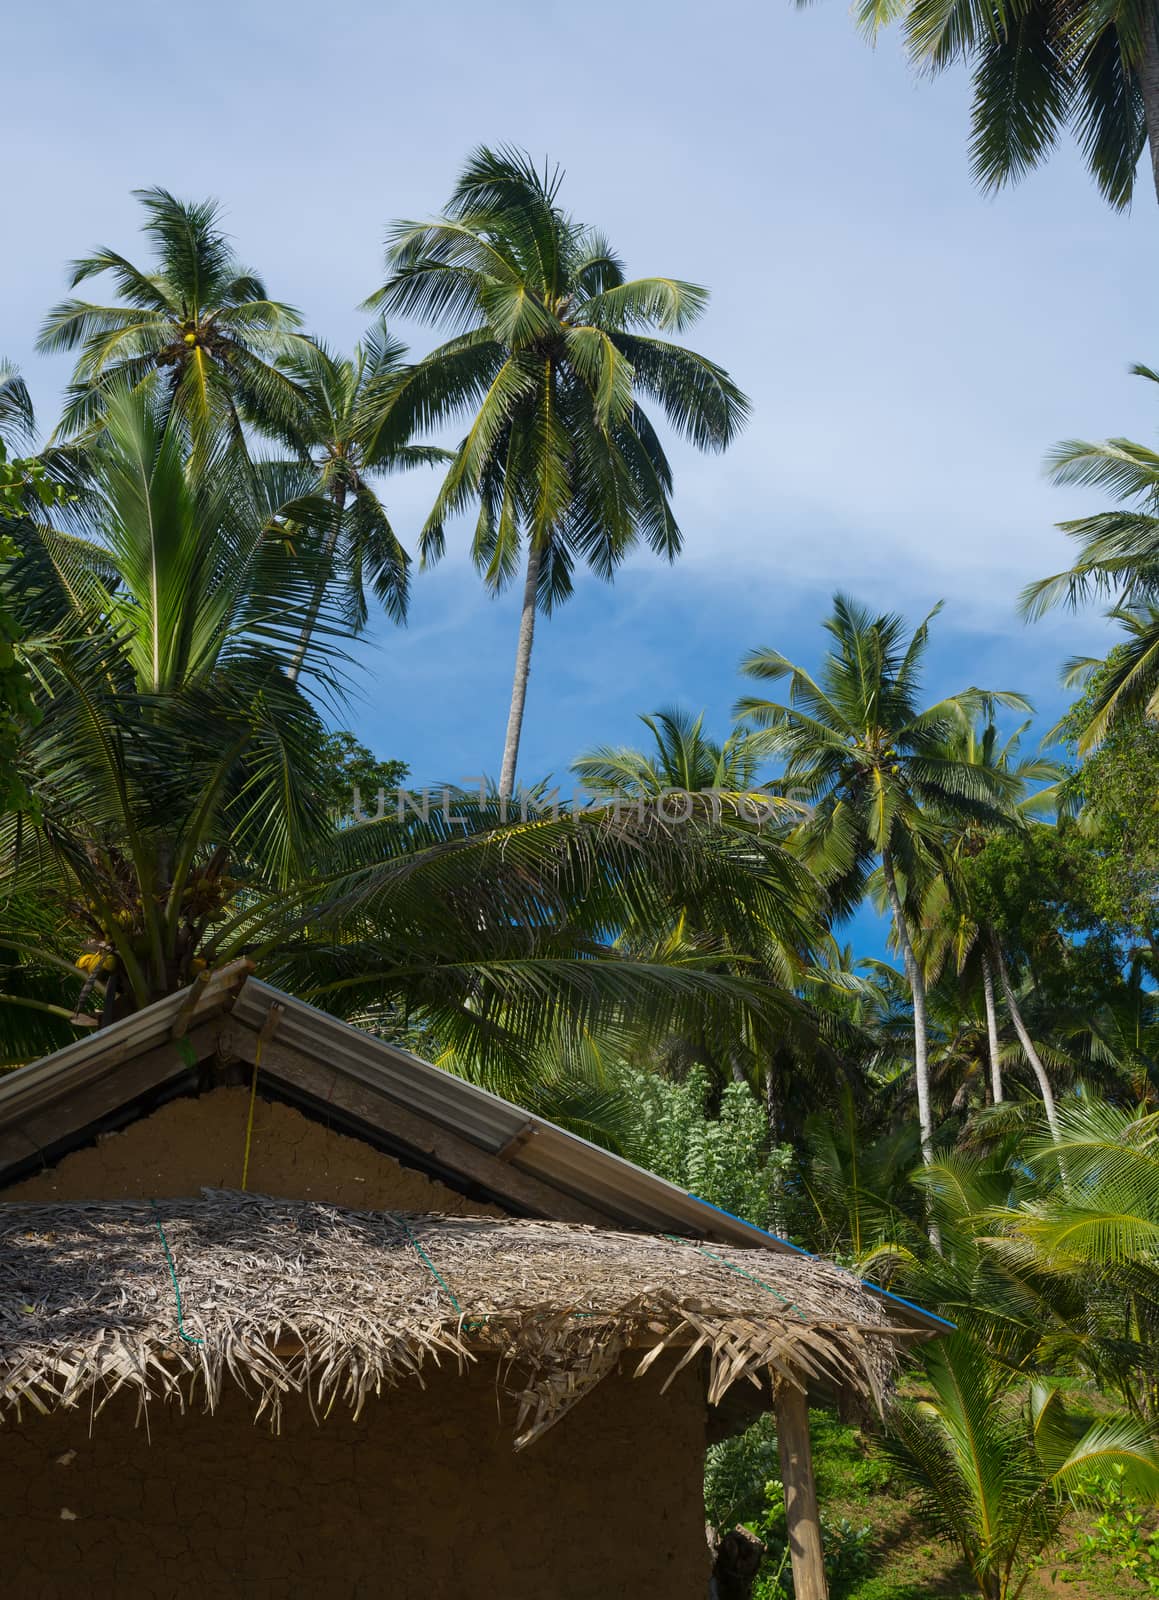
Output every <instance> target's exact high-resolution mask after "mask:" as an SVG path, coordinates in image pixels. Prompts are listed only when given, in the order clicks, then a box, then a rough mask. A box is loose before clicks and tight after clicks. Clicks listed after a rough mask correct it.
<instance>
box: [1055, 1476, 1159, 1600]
mask: <svg viewBox="0 0 1159 1600" xmlns="http://www.w3.org/2000/svg"><path fill="white" fill-rule="evenodd" d="M1114 1471H1115V1477H1114V1480H1113V1481H1112V1482H1111V1483H1110V1484H1109V1485H1107V1487H1106V1488H1105V1489H1104V1490H1103V1493H1102V1496H1101V1499H1102V1504H1103V1510H1102V1511H1101V1512H1100V1514H1099V1516H1098V1517H1096V1518H1095V1522H1094V1526H1093V1527H1092V1528H1091V1530H1090V1532H1088V1533H1087V1534H1085V1535H1084V1536H1083V1538H1082V1540H1081V1541H1080V1543H1079V1546H1078V1549H1077V1550H1075V1551H1074V1552H1073V1559H1074V1560H1075V1561H1076V1562H1077V1564H1078V1570H1077V1571H1063V1572H1062V1573H1061V1574H1060V1576H1061V1577H1062V1579H1063V1581H1064V1582H1066V1583H1073V1582H1075V1581H1076V1580H1079V1579H1083V1578H1089V1577H1091V1576H1092V1575H1099V1574H1102V1573H1105V1572H1106V1570H1107V1568H1108V1567H1109V1568H1110V1569H1111V1570H1112V1571H1113V1572H1115V1573H1117V1574H1118V1576H1119V1577H1121V1578H1129V1579H1131V1580H1133V1581H1132V1588H1133V1589H1134V1588H1135V1586H1136V1585H1137V1586H1138V1587H1137V1589H1136V1591H1135V1592H1137V1593H1145V1594H1154V1595H1159V1528H1155V1527H1149V1526H1148V1519H1147V1518H1146V1517H1145V1516H1144V1515H1143V1513H1142V1512H1141V1511H1137V1510H1136V1509H1135V1502H1134V1501H1133V1500H1132V1499H1131V1498H1130V1497H1129V1496H1128V1494H1127V1493H1126V1490H1125V1487H1124V1480H1125V1478H1126V1473H1125V1471H1124V1469H1123V1468H1121V1467H1116V1468H1115V1469H1114Z"/></svg>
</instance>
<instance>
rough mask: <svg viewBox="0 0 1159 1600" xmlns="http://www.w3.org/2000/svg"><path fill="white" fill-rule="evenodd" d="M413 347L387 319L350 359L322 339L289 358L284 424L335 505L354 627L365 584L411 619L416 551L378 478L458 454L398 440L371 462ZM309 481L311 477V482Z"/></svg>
mask: <svg viewBox="0 0 1159 1600" xmlns="http://www.w3.org/2000/svg"><path fill="white" fill-rule="evenodd" d="M405 355H406V348H405V346H404V345H402V344H400V343H399V342H398V341H397V340H395V339H392V338H391V337H390V335H389V334H388V333H387V330H386V325H385V323H382V322H379V323H377V324H376V325H375V326H374V327H372V328H371V329H370V330H369V332H368V333H367V334H366V336H365V338H364V339H363V340H362V341H361V343H359V344H357V345H356V346H355V347H354V353H353V355H352V356H351V357H349V358H347V357H343V356H338V355H335V354H334V353H333V352H332V351H331V350H329V349H327V347H326V346H325V345H324V344H321V343H299V344H298V345H296V346H295V347H294V348H293V349H291V350H290V351H289V353H288V354H287V355H286V357H285V358H284V360H283V362H282V370H283V371H284V372H285V373H286V374H287V376H288V377H289V378H290V380H291V382H292V383H293V385H294V390H295V396H294V407H293V412H292V422H291V423H290V425H289V426H288V427H284V428H282V429H280V430H279V432H280V433H281V436H282V438H283V440H284V442H285V443H287V444H288V445H290V446H291V447H292V448H293V449H295V450H296V452H297V453H298V454H299V455H300V457H301V458H302V460H303V463H308V465H309V469H310V473H311V481H310V483H309V487H310V488H311V489H312V490H313V492H315V493H317V494H321V495H325V496H326V497H327V499H328V500H329V501H330V503H331V505H332V506H333V515H332V521H331V526H330V528H329V530H328V531H327V535H326V545H325V551H326V555H327V557H328V559H329V560H330V561H331V562H333V563H336V565H337V568H338V570H339V571H340V572H341V573H342V575H343V578H344V580H345V582H344V587H345V593H346V601H347V604H346V607H345V610H346V617H347V620H348V623H349V626H350V629H351V631H352V632H358V631H359V630H360V629H361V628H362V627H364V626H365V623H366V617H367V607H366V586H367V583H369V585H370V587H371V589H372V590H373V592H374V595H375V597H376V598H377V599H378V601H379V603H380V604H381V605H382V607H383V609H384V610H385V611H386V613H387V615H388V616H389V617H391V618H392V620H393V621H395V622H403V621H405V619H406V612H407V602H408V598H409V571H410V557H409V556H408V555H407V553H406V551H405V550H404V549H403V547H402V545H401V544H400V543H399V541H398V539H397V537H396V535H395V532H394V529H393V528H392V527H391V524H390V519H389V517H388V516H387V513H386V507H385V506H384V505H383V503H382V501H381V499H380V498H379V495H378V491H377V489H376V488H375V483H374V480H375V478H376V477H380V476H382V475H383V474H385V473H387V472H391V471H399V470H402V469H404V468H410V467H417V466H429V465H432V464H433V463H436V462H439V461H446V460H448V459H449V457H448V456H447V453H446V452H445V451H443V450H439V449H436V448H435V447H433V446H431V445H416V444H410V443H409V442H407V441H405V440H404V441H402V442H394V441H391V442H390V443H389V444H387V445H385V446H384V447H383V448H381V449H380V450H379V451H378V454H377V456H376V458H375V460H374V463H373V465H371V464H370V463H369V461H368V454H369V448H370V445H371V443H372V442H373V441H374V440H375V439H377V437H378V436H379V434H380V433H381V432H382V429H383V424H384V421H385V419H386V417H387V416H388V414H389V410H390V406H391V404H392V401H393V399H394V395H395V392H396V390H397V389H398V386H399V384H400V381H401V380H402V379H403V378H405V376H406V373H407V371H408V369H407V366H406V364H405V360H404V358H405ZM303 487H305V484H304V485H303ZM327 576H328V575H327V574H325V573H324V574H323V575H322V577H321V579H320V582H319V587H318V590H317V594H316V602H315V604H314V605H313V607H312V608H311V612H310V614H309V615H308V616H307V618H306V620H305V622H304V623H303V626H302V636H301V639H300V640H299V644H298V649H297V650H296V651H295V653H294V657H293V660H292V661H291V664H290V669H289V670H290V677H291V678H292V679H296V678H297V676H298V674H299V672H300V671H301V667H302V662H303V660H304V659H305V655H306V652H307V650H308V648H309V644H310V638H311V635H312V633H313V631H314V627H315V625H316V623H317V616H318V610H319V608H320V607H321V604H322V599H323V595H324V592H325V586H326V581H327Z"/></svg>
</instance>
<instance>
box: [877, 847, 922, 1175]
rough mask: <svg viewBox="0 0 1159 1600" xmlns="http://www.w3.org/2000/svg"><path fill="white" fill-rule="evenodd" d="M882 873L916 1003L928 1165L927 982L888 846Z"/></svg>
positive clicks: (917, 1071) (916, 1058) (919, 1084)
mask: <svg viewBox="0 0 1159 1600" xmlns="http://www.w3.org/2000/svg"><path fill="white" fill-rule="evenodd" d="M881 870H882V875H883V877H884V878H885V889H886V893H887V894H888V896H889V906H890V910H891V911H892V912H893V925H894V928H895V930H896V932H897V942H898V944H900V945H901V955H902V961H903V963H904V965H905V975H906V980H907V982H908V983H909V986H910V994H911V995H912V996H913V1004H914V1081H915V1083H916V1085H917V1091H918V1125H919V1126H920V1128H921V1135H922V1160H923V1161H924V1162H925V1164H926V1165H927V1166H928V1165H929V1164H930V1162H931V1161H932V1160H933V1159H934V1119H933V1113H932V1111H931V1109H930V1055H929V1024H928V1021H927V1017H926V982H925V979H924V977H923V976H922V969H921V967H920V966H919V965H918V959H917V957H916V956H915V955H914V947H913V945H912V944H911V943H910V936H909V924H908V923H907V922H906V916H905V912H904V910H903V909H902V903H901V895H900V894H899V893H898V889H897V878H896V876H895V874H894V870H893V857H892V855H891V854H890V850H889V846H888V845H886V846H885V847H884V848H883V850H882V852H881Z"/></svg>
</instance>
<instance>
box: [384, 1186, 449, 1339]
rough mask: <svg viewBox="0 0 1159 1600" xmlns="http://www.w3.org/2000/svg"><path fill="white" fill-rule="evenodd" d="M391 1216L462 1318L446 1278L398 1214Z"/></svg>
mask: <svg viewBox="0 0 1159 1600" xmlns="http://www.w3.org/2000/svg"><path fill="white" fill-rule="evenodd" d="M392 1214H393V1216H394V1220H395V1221H396V1222H397V1223H398V1225H399V1227H400V1228H401V1229H402V1231H403V1232H404V1233H405V1234H406V1236H407V1238H408V1239H409V1240H410V1242H411V1244H413V1245H414V1247H415V1249H416V1250H417V1251H418V1255H419V1260H420V1261H421V1262H422V1263H423V1265H424V1266H425V1267H426V1269H427V1271H428V1272H429V1273H430V1275H431V1277H432V1278H433V1279H434V1280H435V1282H436V1283H437V1284H438V1285H439V1288H440V1289H442V1291H443V1293H444V1294H445V1295H446V1297H447V1299H448V1300H449V1301H450V1302H451V1304H452V1305H453V1306H454V1308H455V1310H456V1311H457V1312H458V1313H459V1315H460V1316H462V1315H463V1308H462V1306H461V1305H460V1304H459V1300H458V1296H457V1295H456V1294H455V1291H454V1290H453V1289H452V1288H451V1286H450V1284H449V1283H448V1282H447V1280H446V1278H444V1277H443V1275H442V1273H441V1272H440V1271H439V1269H438V1267H436V1266H435V1264H434V1262H433V1261H432V1260H431V1258H430V1256H429V1255H427V1253H426V1251H425V1250H424V1249H423V1247H422V1245H421V1244H420V1243H419V1241H418V1239H417V1238H416V1237H415V1235H414V1234H413V1233H412V1232H411V1230H410V1228H408V1227H407V1225H406V1223H405V1222H404V1221H403V1219H402V1218H401V1217H400V1216H399V1214H398V1212H397V1211H396V1212H394V1213H392Z"/></svg>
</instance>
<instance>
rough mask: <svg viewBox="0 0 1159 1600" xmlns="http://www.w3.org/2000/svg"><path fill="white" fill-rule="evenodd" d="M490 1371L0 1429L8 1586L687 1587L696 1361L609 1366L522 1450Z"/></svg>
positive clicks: (435, 1591) (697, 1560) (342, 1590)
mask: <svg viewBox="0 0 1159 1600" xmlns="http://www.w3.org/2000/svg"><path fill="white" fill-rule="evenodd" d="M496 1377H497V1374H496V1372H495V1369H494V1367H493V1366H491V1367H489V1368H484V1367H478V1368H474V1369H472V1371H471V1372H470V1373H469V1374H468V1375H466V1376H460V1375H459V1374H458V1373H456V1372H454V1371H446V1370H445V1369H444V1370H434V1369H432V1373H431V1376H430V1378H429V1381H428V1385H427V1388H426V1389H425V1390H424V1389H422V1388H420V1387H419V1385H418V1384H417V1383H416V1382H407V1383H406V1384H404V1385H403V1386H402V1387H400V1388H399V1389H396V1390H393V1391H391V1392H390V1393H389V1394H388V1395H387V1396H385V1397H384V1398H383V1399H381V1400H379V1401H375V1402H373V1403H372V1404H371V1405H370V1406H369V1407H368V1408H367V1410H366V1412H365V1413H364V1415H363V1417H362V1418H361V1419H360V1420H359V1421H358V1422H357V1423H355V1422H352V1421H351V1420H350V1418H349V1416H348V1415H346V1414H339V1413H338V1411H337V1410H336V1411H335V1412H334V1413H332V1415H331V1416H330V1417H329V1418H328V1419H327V1420H325V1421H324V1422H322V1423H321V1424H320V1425H319V1424H316V1423H315V1422H314V1421H313V1420H312V1419H311V1417H310V1415H309V1413H308V1411H307V1409H306V1407H305V1406H304V1405H303V1404H300V1403H295V1404H292V1405H289V1406H288V1407H287V1412H286V1416H285V1419H284V1423H283V1428H282V1432H281V1434H280V1435H276V1436H275V1435H273V1434H271V1433H270V1432H269V1430H268V1429H267V1427H266V1426H265V1424H264V1423H258V1424H257V1425H256V1426H255V1425H254V1422H253V1419H252V1407H251V1406H249V1405H248V1403H247V1402H246V1401H245V1399H244V1397H243V1396H241V1395H240V1393H238V1392H237V1391H231V1392H229V1393H228V1394H227V1396H226V1398H225V1400H224V1401H223V1404H222V1407H221V1409H220V1410H219V1411H218V1413H217V1414H216V1415H215V1416H212V1417H210V1416H205V1415H203V1414H200V1413H187V1414H186V1415H184V1416H182V1415H180V1414H178V1413H176V1412H174V1411H173V1410H171V1409H167V1408H161V1407H153V1408H151V1410H150V1416H149V1423H148V1432H146V1428H145V1426H144V1425H140V1426H134V1422H135V1407H134V1406H133V1405H132V1404H131V1403H128V1402H127V1401H126V1402H125V1403H123V1404H122V1403H120V1401H119V1399H118V1400H114V1401H113V1402H110V1404H109V1406H108V1407H107V1408H106V1409H105V1411H104V1412H102V1413H101V1414H100V1415H99V1416H98V1417H97V1418H96V1419H95V1421H93V1422H92V1425H91V1431H90V1416H89V1411H88V1408H87V1407H84V1408H83V1410H82V1412H81V1413H79V1414H77V1413H72V1414H69V1413H56V1414H54V1415H52V1416H49V1417H39V1416H36V1415H35V1414H34V1413H30V1414H26V1415H25V1417H24V1419H23V1420H22V1421H21V1422H19V1423H14V1422H10V1421H9V1422H5V1423H4V1424H3V1425H0V1505H2V1506H3V1513H2V1515H0V1573H2V1574H3V1579H2V1582H3V1592H4V1594H5V1596H6V1597H7V1600H64V1597H66V1596H67V1597H69V1600H75V1597H76V1596H80V1595H97V1596H101V1597H102V1600H103V1597H105V1596H108V1597H119V1596H132V1597H133V1600H174V1597H177V1596H183V1595H189V1596H194V1595H195V1596H198V1597H199V1600H227V1597H228V1600H235V1597H237V1596H241V1595H244V1596H246V1597H247V1600H299V1597H301V1600H308V1597H312V1596H321V1597H325V1600H347V1597H355V1596H357V1597H370V1596H374V1597H380V1596H381V1597H383V1600H412V1597H413V1600H473V1597H479V1600H492V1597H494V1600H704V1595H705V1594H706V1592H707V1585H708V1571H707V1558H706V1554H705V1543H704V1523H703V1502H702V1494H701V1472H702V1464H703V1452H704V1402H703V1392H702V1389H701V1385H700V1380H699V1378H698V1376H697V1374H696V1373H695V1372H692V1371H688V1372H685V1373H682V1374H681V1375H680V1377H679V1379H678V1381H677V1382H676V1383H675V1384H673V1386H672V1388H670V1389H669V1391H668V1393H667V1394H664V1395H661V1394H660V1392H659V1391H660V1383H661V1381H662V1380H661V1378H660V1376H659V1375H658V1374H657V1373H656V1372H655V1371H653V1372H651V1373H649V1374H647V1375H646V1376H645V1377H644V1378H642V1379H640V1380H638V1381H637V1380H633V1379H630V1378H628V1377H627V1376H613V1377H611V1378H608V1379H606V1380H605V1381H604V1383H602V1384H601V1385H600V1386H599V1387H598V1388H597V1389H596V1390H595V1391H594V1393H593V1394H591V1395H589V1396H587V1397H586V1398H585V1399H584V1400H583V1401H581V1402H580V1404H579V1405H578V1406H577V1407H576V1408H575V1409H574V1410H573V1411H572V1412H571V1413H569V1414H568V1415H567V1416H565V1417H564V1418H563V1419H562V1421H561V1422H559V1423H558V1424H557V1425H556V1427H555V1428H554V1429H553V1430H552V1431H550V1432H549V1433H547V1434H546V1435H544V1436H543V1437H542V1438H541V1439H540V1440H538V1441H537V1442H536V1443H535V1444H533V1445H532V1446H531V1447H530V1448H529V1449H527V1450H525V1451H523V1452H521V1453H519V1454H516V1453H515V1452H514V1451H513V1450H512V1448H511V1441H512V1425H513V1410H512V1407H511V1404H510V1402H509V1401H507V1400H503V1401H502V1402H501V1403H500V1401H499V1394H500V1388H499V1385H498V1384H497V1382H496Z"/></svg>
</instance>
